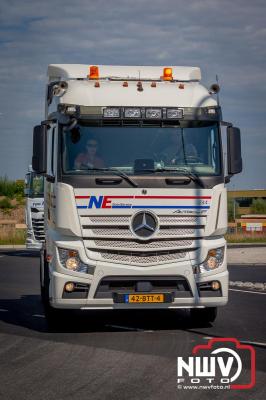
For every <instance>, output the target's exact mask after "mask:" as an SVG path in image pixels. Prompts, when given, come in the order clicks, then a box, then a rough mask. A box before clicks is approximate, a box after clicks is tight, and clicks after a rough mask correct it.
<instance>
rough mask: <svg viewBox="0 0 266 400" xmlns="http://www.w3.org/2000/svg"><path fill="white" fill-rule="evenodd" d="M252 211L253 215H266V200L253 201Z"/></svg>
mask: <svg viewBox="0 0 266 400" xmlns="http://www.w3.org/2000/svg"><path fill="white" fill-rule="evenodd" d="M250 210H251V212H252V214H266V200H263V199H253V201H252V204H251V207H250Z"/></svg>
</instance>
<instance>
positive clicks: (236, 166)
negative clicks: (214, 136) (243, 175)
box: [227, 126, 242, 176]
mask: <svg viewBox="0 0 266 400" xmlns="http://www.w3.org/2000/svg"><path fill="white" fill-rule="evenodd" d="M227 163H228V175H229V176H232V175H235V174H239V173H240V172H241V171H242V156H241V137H240V129H239V128H235V127H233V126H229V127H228V128H227Z"/></svg>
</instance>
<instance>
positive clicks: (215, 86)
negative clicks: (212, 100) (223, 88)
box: [209, 83, 220, 94]
mask: <svg viewBox="0 0 266 400" xmlns="http://www.w3.org/2000/svg"><path fill="white" fill-rule="evenodd" d="M219 92H220V86H219V85H218V83H213V84H212V85H211V87H210V89H209V93H210V94H217V93H219Z"/></svg>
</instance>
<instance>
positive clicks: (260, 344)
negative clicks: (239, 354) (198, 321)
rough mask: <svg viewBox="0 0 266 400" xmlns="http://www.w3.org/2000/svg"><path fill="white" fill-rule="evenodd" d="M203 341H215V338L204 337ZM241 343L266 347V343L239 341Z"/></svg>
mask: <svg viewBox="0 0 266 400" xmlns="http://www.w3.org/2000/svg"><path fill="white" fill-rule="evenodd" d="M203 339H206V340H209V339H213V336H204V337H203ZM239 342H240V343H245V344H251V345H254V346H263V347H266V343H262V342H252V341H251V340H239Z"/></svg>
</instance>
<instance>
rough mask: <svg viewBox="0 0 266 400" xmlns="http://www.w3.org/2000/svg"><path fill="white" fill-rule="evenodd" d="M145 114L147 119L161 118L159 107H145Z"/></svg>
mask: <svg viewBox="0 0 266 400" xmlns="http://www.w3.org/2000/svg"><path fill="white" fill-rule="evenodd" d="M145 116H146V118H147V119H160V118H162V109H161V108H147V109H146V113H145Z"/></svg>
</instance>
